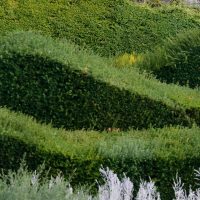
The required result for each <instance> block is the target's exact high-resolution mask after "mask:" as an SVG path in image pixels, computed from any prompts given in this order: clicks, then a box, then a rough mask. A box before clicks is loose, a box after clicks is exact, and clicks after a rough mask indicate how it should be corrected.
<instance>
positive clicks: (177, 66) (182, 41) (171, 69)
mask: <svg viewBox="0 0 200 200" xmlns="http://www.w3.org/2000/svg"><path fill="white" fill-rule="evenodd" d="M139 66H140V68H142V69H147V70H148V71H151V72H153V74H155V75H156V77H157V78H158V79H159V80H161V81H165V82H167V83H179V84H180V85H188V86H190V87H192V88H195V87H198V86H200V31H199V30H193V31H189V32H187V33H184V34H180V35H177V36H176V37H175V38H171V39H168V40H166V41H165V43H164V44H163V45H162V46H161V47H157V48H156V49H155V50H154V51H153V52H150V53H147V54H146V55H144V56H143V59H142V61H141V62H140V63H139Z"/></svg>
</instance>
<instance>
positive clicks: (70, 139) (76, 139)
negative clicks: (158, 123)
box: [0, 108, 200, 160]
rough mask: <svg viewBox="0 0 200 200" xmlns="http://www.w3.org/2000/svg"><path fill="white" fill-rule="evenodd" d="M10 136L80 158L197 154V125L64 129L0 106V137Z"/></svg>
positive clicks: (199, 131) (199, 141)
mask: <svg viewBox="0 0 200 200" xmlns="http://www.w3.org/2000/svg"><path fill="white" fill-rule="evenodd" d="M4 136H6V137H12V138H15V139H17V140H20V141H23V142H25V143H26V144H28V145H35V146H36V148H37V149H38V150H40V151H45V152H49V153H50V152H51V153H55V154H62V155H65V156H70V157H71V158H79V159H85V160H87V159H98V157H99V156H100V157H104V158H115V157H116V158H117V157H118V158H119V157H120V158H121V159H127V158H135V159H143V158H144V159H145V158H148V159H151V158H153V157H155V156H156V157H160V158H165V159H168V158H170V157H178V158H179V159H184V158H187V157H191V155H192V157H196V156H199V154H200V129H199V128H198V127H193V128H191V129H189V128H178V127H168V128H163V129H150V130H144V131H134V130H133V131H128V132H102V133H99V132H95V131H83V130H82V131H65V130H63V129H56V128H52V127H51V125H44V124H43V125H41V124H39V123H36V121H35V120H33V119H32V118H30V117H27V116H25V115H23V114H20V113H14V112H11V111H9V110H8V109H5V108H0V137H4Z"/></svg>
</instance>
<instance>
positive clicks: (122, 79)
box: [0, 32, 200, 108]
mask: <svg viewBox="0 0 200 200" xmlns="http://www.w3.org/2000/svg"><path fill="white" fill-rule="evenodd" d="M15 54H18V55H21V56H25V55H33V56H34V55H35V56H40V57H43V58H45V59H49V60H54V61H57V62H60V63H62V64H64V65H66V66H70V67H71V70H76V71H77V70H78V71H79V72H80V73H85V72H86V73H87V74H88V75H91V76H93V77H94V78H96V79H98V80H100V81H103V82H106V83H108V84H110V85H112V86H115V87H118V88H120V89H125V90H128V91H130V92H132V93H135V94H139V95H142V96H147V97H149V98H151V99H153V100H155V101H162V102H164V103H165V104H166V105H169V106H172V107H184V108H200V92H199V90H198V89H194V90H192V89H189V88H187V87H180V86H177V85H173V84H170V85H168V84H165V83H160V82H159V81H158V80H156V79H154V78H151V77H148V75H145V74H140V73H139V72H138V70H137V69H133V68H122V69H117V68H114V67H112V66H111V60H110V59H107V58H102V57H100V56H97V55H95V54H93V53H92V52H88V51H86V50H83V49H80V47H78V46H75V45H73V44H71V43H69V42H67V41H66V40H54V39H52V38H50V37H44V36H42V35H39V34H35V33H33V32H16V33H10V34H8V35H7V36H4V37H2V38H1V40H0V59H3V60H6V59H12V56H15Z"/></svg>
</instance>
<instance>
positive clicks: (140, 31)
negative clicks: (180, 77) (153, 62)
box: [0, 0, 200, 56]
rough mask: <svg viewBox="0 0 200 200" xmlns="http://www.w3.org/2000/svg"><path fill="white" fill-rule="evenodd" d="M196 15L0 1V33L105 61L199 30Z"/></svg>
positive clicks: (121, 3)
mask: <svg viewBox="0 0 200 200" xmlns="http://www.w3.org/2000/svg"><path fill="white" fill-rule="evenodd" d="M198 12H199V11H198V10H197V11H195V9H186V8H181V7H173V6H169V7H167V6H163V7H161V8H155V9H153V8H149V7H147V6H141V5H138V4H134V3H133V2H132V1H129V0H101V1H99V0H93V1H86V0H78V1H71V0H65V1H63V0H59V1H47V0H42V1H37V0H29V1H24V0H15V1H10V0H1V2H0V32H1V33H2V32H3V33H5V32H8V31H13V30H35V31H40V32H42V33H43V34H45V35H51V36H53V37H59V38H63V37H65V38H67V39H70V40H71V41H73V42H75V43H76V44H79V45H81V46H82V45H87V47H90V48H92V49H93V50H94V51H95V52H97V53H99V54H101V55H105V56H109V55H115V54H118V53H124V52H132V51H136V52H144V51H146V50H149V49H151V48H152V47H154V46H155V45H156V44H159V43H160V42H162V40H163V39H165V38H166V37H168V36H170V35H175V34H177V33H180V32H184V31H186V30H190V29H191V28H197V29H198V28H200V22H199V20H198V19H199V14H198Z"/></svg>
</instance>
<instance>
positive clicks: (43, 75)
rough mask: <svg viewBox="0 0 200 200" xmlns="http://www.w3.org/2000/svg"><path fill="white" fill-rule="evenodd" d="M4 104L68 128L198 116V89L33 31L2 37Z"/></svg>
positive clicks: (187, 121) (189, 120)
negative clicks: (164, 80)
mask: <svg viewBox="0 0 200 200" xmlns="http://www.w3.org/2000/svg"><path fill="white" fill-rule="evenodd" d="M133 73H134V74H133ZM150 88H151V89H150ZM175 91H176V92H175ZM174 92H175V93H174ZM163 95H164V96H163ZM0 105H1V106H8V107H10V108H11V109H13V110H16V111H22V112H23V113H26V114H29V115H31V116H34V117H35V118H36V119H38V120H40V121H43V122H47V123H50V122H51V123H52V124H53V125H54V126H56V127H65V128H66V129H82V128H86V129H91V128H93V129H98V130H104V129H107V128H109V127H115V128H121V129H128V128H138V129H143V128H148V127H150V126H153V127H163V126H165V125H177V124H179V125H184V126H191V124H193V123H195V122H196V123H198V124H199V121H200V120H199V119H200V114H199V113H200V112H199V111H200V94H199V92H198V91H195V90H190V89H187V88H180V87H176V86H168V85H165V84H161V83H159V82H158V81H156V80H153V79H152V80H151V79H148V78H146V77H145V75H141V74H139V73H138V72H137V71H136V70H135V72H134V71H132V70H131V69H121V70H120V69H116V68H113V67H111V66H110V65H109V61H108V60H107V59H103V58H100V57H98V56H95V55H92V54H88V53H87V52H86V51H83V50H82V51H81V50H79V49H78V47H74V46H73V45H72V44H70V43H68V42H64V41H54V40H53V39H51V38H46V37H43V36H41V35H37V34H34V33H31V32H25V33H23V32H22V33H14V34H9V35H8V36H6V37H4V38H2V39H1V41H0Z"/></svg>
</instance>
